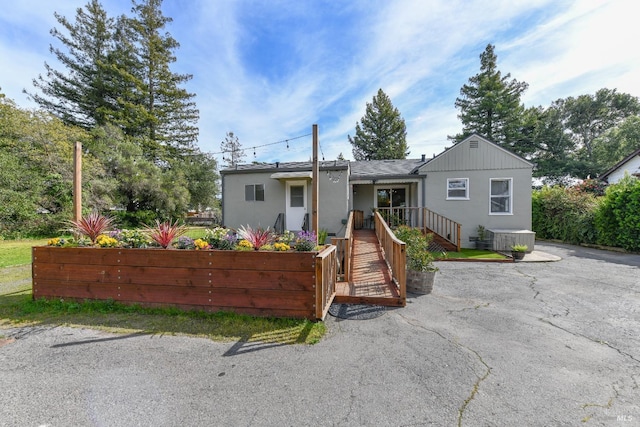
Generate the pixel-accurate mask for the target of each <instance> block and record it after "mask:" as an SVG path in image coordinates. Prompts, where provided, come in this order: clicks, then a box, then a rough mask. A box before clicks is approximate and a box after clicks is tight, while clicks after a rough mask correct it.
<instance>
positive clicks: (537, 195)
mask: <svg viewBox="0 0 640 427" xmlns="http://www.w3.org/2000/svg"><path fill="white" fill-rule="evenodd" d="M596 206H597V199H596V197H595V196H594V195H593V194H591V193H585V192H581V191H578V190H574V189H570V188H564V187H543V188H542V189H541V190H537V191H534V192H533V199H532V203H531V209H532V223H533V224H532V227H533V230H534V231H535V232H536V235H537V236H538V237H540V238H542V239H557V240H562V241H563V242H569V243H573V244H578V243H595V242H596V232H595V228H594V224H593V218H594V213H595V208H596Z"/></svg>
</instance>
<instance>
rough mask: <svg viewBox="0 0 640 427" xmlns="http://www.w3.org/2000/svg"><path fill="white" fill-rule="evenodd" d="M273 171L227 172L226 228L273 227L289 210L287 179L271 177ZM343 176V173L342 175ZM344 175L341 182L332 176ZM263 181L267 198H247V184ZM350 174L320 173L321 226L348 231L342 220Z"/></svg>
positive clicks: (309, 197) (309, 201) (309, 200)
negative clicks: (255, 199) (287, 208)
mask: <svg viewBox="0 0 640 427" xmlns="http://www.w3.org/2000/svg"><path fill="white" fill-rule="evenodd" d="M272 174H273V171H267V172H255V173H241V174H227V175H223V192H224V199H223V205H222V209H223V222H224V225H225V226H226V227H229V228H238V227H239V226H241V225H245V226H246V225H251V226H252V227H263V228H266V227H273V225H274V223H275V221H276V218H277V217H278V214H279V213H285V212H286V181H285V180H279V179H274V178H271V175H272ZM340 175H341V176H340ZM338 176H340V179H339V180H338V182H333V181H332V180H331V179H330V178H334V179H335V178H336V177H338ZM305 181H306V183H307V199H306V205H307V213H308V214H309V216H310V217H311V211H312V191H311V190H312V188H311V181H310V180H309V179H307V180H305ZM252 184H263V185H264V201H246V200H245V185H252ZM348 188H349V186H348V177H347V171H346V170H344V171H342V174H340V171H338V172H332V175H331V176H329V175H328V174H327V173H326V171H321V172H320V174H319V192H320V201H319V203H318V226H319V227H320V228H321V229H326V230H328V231H329V232H330V233H336V234H339V233H340V232H341V228H342V233H343V234H344V226H343V224H342V219H346V218H347V215H348V203H349V198H348Z"/></svg>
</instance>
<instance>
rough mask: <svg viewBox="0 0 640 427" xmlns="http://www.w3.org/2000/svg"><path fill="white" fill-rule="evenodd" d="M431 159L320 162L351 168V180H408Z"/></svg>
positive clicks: (306, 165) (264, 166) (275, 167)
mask: <svg viewBox="0 0 640 427" xmlns="http://www.w3.org/2000/svg"><path fill="white" fill-rule="evenodd" d="M429 160H431V159H427V160H421V159H398V160H362V161H349V160H331V161H322V162H319V167H320V169H321V170H341V169H348V168H349V167H351V173H350V177H349V179H350V180H351V181H355V180H361V179H368V180H370V179H381V178H389V179H390V178H407V177H410V176H412V175H416V174H417V171H418V168H420V167H421V166H423V165H424V164H426V163H427V162H429ZM311 166H312V164H311V162H278V163H250V164H243V165H237V166H236V167H235V168H228V169H223V170H221V171H220V173H221V174H223V175H224V174H236V173H252V172H271V173H272V172H295V171H310V170H311Z"/></svg>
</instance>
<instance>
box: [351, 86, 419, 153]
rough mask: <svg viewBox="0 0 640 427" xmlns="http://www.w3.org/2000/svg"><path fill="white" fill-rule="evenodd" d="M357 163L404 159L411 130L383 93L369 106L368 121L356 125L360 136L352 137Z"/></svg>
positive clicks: (366, 115) (357, 133)
mask: <svg viewBox="0 0 640 427" xmlns="http://www.w3.org/2000/svg"><path fill="white" fill-rule="evenodd" d="M348 138H349V142H350V143H351V145H352V146H353V149H352V150H353V157H354V159H355V160H384V159H404V158H406V157H407V155H409V151H407V140H406V138H407V129H406V126H405V123H404V119H403V118H402V116H400V112H399V111H398V109H397V108H395V107H394V106H393V104H392V103H391V99H389V97H388V96H387V95H386V94H385V93H384V91H383V90H382V89H378V94H377V95H376V96H374V97H373V101H372V102H371V103H368V102H367V108H366V112H365V115H364V117H362V119H360V123H356V135H355V137H353V138H352V137H351V135H348Z"/></svg>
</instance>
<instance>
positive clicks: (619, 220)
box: [595, 176, 640, 251]
mask: <svg viewBox="0 0 640 427" xmlns="http://www.w3.org/2000/svg"><path fill="white" fill-rule="evenodd" d="M595 225H596V229H597V233H598V242H599V243H602V244H604V245H609V246H618V247H621V248H624V249H626V250H629V251H638V250H640V180H638V179H636V178H634V177H631V176H625V177H624V178H623V179H622V180H621V181H620V182H618V183H617V184H612V185H610V186H609V187H608V188H607V191H606V193H605V196H604V198H603V199H602V202H601V203H600V205H599V206H598V209H597V212H596V214H595Z"/></svg>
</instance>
